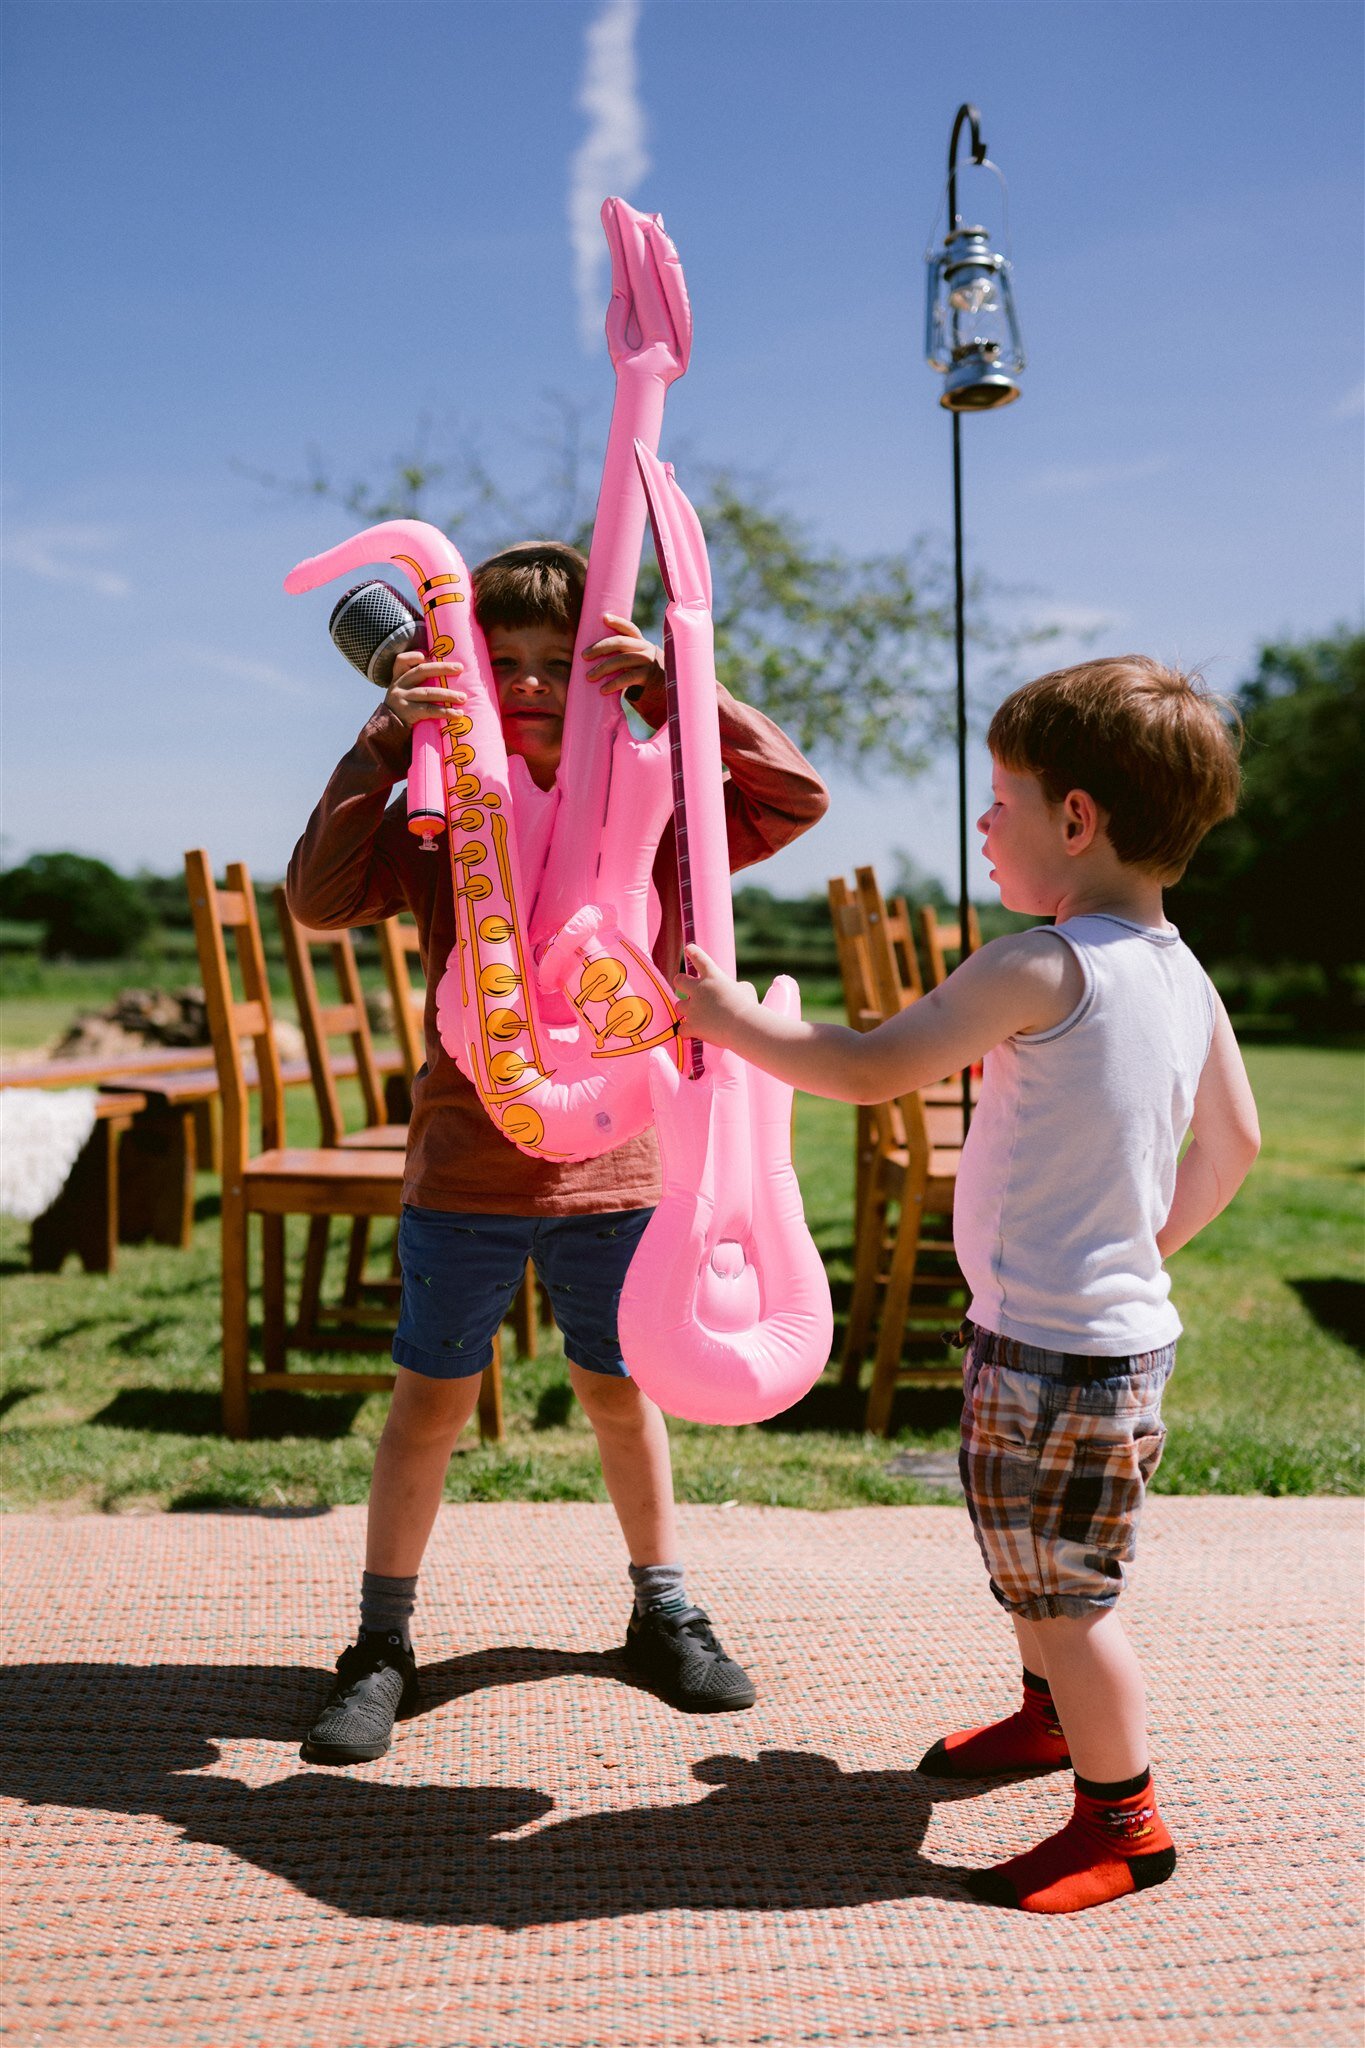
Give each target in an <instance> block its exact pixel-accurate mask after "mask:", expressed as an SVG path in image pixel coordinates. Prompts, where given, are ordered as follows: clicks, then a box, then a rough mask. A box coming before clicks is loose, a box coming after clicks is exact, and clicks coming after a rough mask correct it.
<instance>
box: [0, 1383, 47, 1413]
mask: <svg viewBox="0 0 1365 2048" xmlns="http://www.w3.org/2000/svg"><path fill="white" fill-rule="evenodd" d="M42 1391H43V1389H42V1388H41V1387H30V1386H24V1387H11V1388H10V1389H9V1391H8V1393H4V1394H0V1421H2V1420H3V1419H4V1417H5V1416H6V1415H8V1414H9V1412H10V1409H11V1408H17V1407H18V1406H19V1403H20V1402H21V1401H27V1399H28V1397H29V1395H30V1394H41V1393H42Z"/></svg>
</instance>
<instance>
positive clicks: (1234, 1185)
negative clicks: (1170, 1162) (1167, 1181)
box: [1156, 996, 1261, 1259]
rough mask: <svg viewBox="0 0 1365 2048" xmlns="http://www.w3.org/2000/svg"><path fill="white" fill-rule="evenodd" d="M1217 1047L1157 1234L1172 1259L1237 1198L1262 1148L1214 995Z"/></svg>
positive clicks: (1246, 1085)
mask: <svg viewBox="0 0 1365 2048" xmlns="http://www.w3.org/2000/svg"><path fill="white" fill-rule="evenodd" d="M1214 1001H1215V1003H1216V1004H1217V1011H1216V1015H1215V1018H1214V1026H1213V1043H1212V1044H1211V1045H1210V1047H1209V1056H1208V1058H1207V1059H1206V1060H1205V1062H1204V1071H1203V1073H1202V1074H1201V1075H1200V1076H1199V1088H1198V1091H1197V1093H1196V1095H1195V1098H1194V1115H1193V1116H1192V1117H1191V1119H1190V1142H1189V1144H1188V1146H1187V1147H1186V1149H1185V1156H1184V1158H1183V1159H1182V1160H1181V1162H1180V1164H1179V1166H1178V1167H1177V1168H1176V1173H1175V1195H1174V1198H1173V1199H1172V1202H1171V1213H1170V1215H1169V1216H1168V1217H1167V1218H1166V1221H1165V1222H1164V1223H1163V1224H1162V1226H1161V1229H1160V1230H1159V1231H1158V1232H1157V1239H1156V1243H1157V1250H1158V1251H1159V1252H1160V1253H1161V1256H1162V1258H1163V1259H1164V1258H1169V1257H1170V1255H1171V1253H1172V1252H1177V1251H1179V1249H1180V1247H1181V1245H1182V1244H1188V1243H1189V1241H1190V1239H1191V1238H1192V1237H1194V1236H1195V1235H1196V1233H1197V1232H1199V1231H1201V1230H1202V1229H1203V1228H1204V1225H1205V1224H1206V1223H1211V1222H1212V1221H1213V1219H1214V1217H1215V1216H1217V1215H1218V1214H1219V1212H1220V1211H1221V1210H1223V1209H1226V1208H1227V1205H1228V1203H1229V1202H1230V1201H1231V1200H1232V1198H1233V1196H1234V1195H1235V1194H1236V1192H1237V1190H1238V1188H1239V1187H1240V1186H1241V1185H1242V1182H1243V1181H1244V1180H1245V1179H1246V1177H1247V1175H1248V1173H1249V1172H1250V1171H1251V1166H1252V1162H1253V1160H1254V1159H1255V1157H1256V1154H1257V1153H1258V1152H1259V1151H1260V1149H1261V1127H1260V1124H1259V1122H1258V1120H1257V1116H1256V1103H1255V1099H1254V1098H1253V1096H1252V1093H1251V1083H1250V1081H1248V1079H1247V1070H1246V1067H1245V1066H1244V1065H1243V1063H1242V1054H1241V1051H1240V1049H1239V1047H1238V1044H1237V1040H1236V1039H1235V1038H1234V1037H1233V1033H1232V1026H1231V1024H1230V1023H1229V1022H1228V1013H1227V1011H1226V1010H1225V1009H1224V1008H1223V1005H1222V1003H1221V1002H1219V1001H1218V998H1217V997H1216V996H1215V998H1214Z"/></svg>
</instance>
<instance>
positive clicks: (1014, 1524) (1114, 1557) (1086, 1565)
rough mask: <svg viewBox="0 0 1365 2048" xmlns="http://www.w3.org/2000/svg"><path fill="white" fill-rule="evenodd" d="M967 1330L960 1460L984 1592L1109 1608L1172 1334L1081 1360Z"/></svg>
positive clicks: (1027, 1613) (1025, 1604) (1035, 1608)
mask: <svg viewBox="0 0 1365 2048" xmlns="http://www.w3.org/2000/svg"><path fill="white" fill-rule="evenodd" d="M966 1328H967V1330H968V1332H969V1333H970V1341H969V1344H968V1349H967V1357H966V1361H965V1367H964V1375H963V1381H964V1384H963V1392H964V1405H963V1410H962V1452H961V1457H960V1461H959V1462H960V1466H961V1471H962V1485H963V1489H964V1491H965V1493H966V1496H967V1508H968V1512H969V1513H970V1515H971V1518H972V1527H973V1528H974V1529H975V1530H976V1540H977V1542H978V1543H979V1544H980V1546H981V1555H982V1556H983V1557H984V1558H985V1560H986V1569H987V1571H988V1572H989V1573H990V1575H991V1591H992V1592H993V1593H994V1595H995V1597H996V1599H997V1600H998V1601H999V1602H1000V1604H1001V1606H1002V1607H1007V1608H1008V1609H1009V1611H1010V1613H1011V1614H1017V1615H1020V1616H1021V1617H1022V1618H1023V1619H1024V1620H1026V1621H1046V1620H1049V1619H1050V1618H1052V1617H1053V1616H1055V1615H1059V1614H1088V1613H1090V1612H1091V1611H1092V1609H1095V1608H1101V1607H1112V1606H1113V1604H1114V1602H1115V1601H1116V1600H1117V1599H1118V1597H1119V1594H1120V1592H1121V1591H1122V1589H1123V1582H1124V1573H1123V1567H1124V1565H1125V1564H1128V1563H1130V1562H1131V1561H1132V1558H1133V1555H1134V1552H1135V1550H1136V1548H1137V1525H1138V1516H1139V1515H1140V1513H1141V1511H1142V1502H1143V1497H1144V1495H1145V1493H1146V1490H1147V1484H1148V1481H1149V1480H1150V1479H1151V1476H1152V1474H1153V1473H1154V1472H1155V1471H1156V1468H1157V1466H1158V1464H1159V1463H1160V1462H1161V1447H1162V1444H1163V1443H1164V1441H1165V1437H1166V1431H1165V1428H1164V1426H1163V1424H1162V1420H1161V1394H1162V1389H1163V1388H1164V1387H1165V1384H1166V1382H1167V1380H1168V1379H1169V1378H1170V1376H1171V1370H1172V1368H1173V1366H1174V1365H1175V1346H1174V1344H1167V1345H1165V1346H1164V1347H1163V1348H1162V1349H1161V1350H1160V1351H1148V1352H1144V1353H1143V1354H1142V1355H1141V1356H1139V1357H1136V1358H1082V1357H1079V1356H1077V1355H1076V1354H1074V1353H1071V1352H1062V1351H1043V1350H1040V1349H1039V1348H1038V1347H1037V1346H1035V1345H1032V1344H1017V1343H1015V1342H1014V1341H1013V1340H1012V1339H1011V1338H1008V1337H997V1336H996V1335H995V1334H994V1332H993V1331H990V1330H982V1329H978V1328H977V1327H976V1325H975V1324H973V1323H968V1324H967V1325H966Z"/></svg>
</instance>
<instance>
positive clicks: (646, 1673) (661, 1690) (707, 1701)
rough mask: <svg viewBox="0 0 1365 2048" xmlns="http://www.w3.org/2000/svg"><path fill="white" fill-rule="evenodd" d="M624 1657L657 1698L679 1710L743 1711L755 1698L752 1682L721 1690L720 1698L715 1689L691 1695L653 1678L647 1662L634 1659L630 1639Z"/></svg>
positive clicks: (724, 1712) (713, 1712)
mask: <svg viewBox="0 0 1365 2048" xmlns="http://www.w3.org/2000/svg"><path fill="white" fill-rule="evenodd" d="M625 1658H626V1662H627V1664H629V1666H630V1668H631V1670H632V1671H633V1672H634V1673H635V1676H636V1677H637V1678H638V1679H640V1680H641V1681H642V1683H643V1684H645V1685H647V1686H648V1687H649V1690H650V1691H651V1692H652V1693H653V1694H654V1696H655V1697H656V1699H661V1700H664V1701H665V1702H666V1703H667V1704H668V1705H669V1706H670V1707H676V1708H677V1709H678V1712H679V1713H681V1714H742V1713H744V1712H745V1711H746V1710H747V1709H748V1708H749V1707H752V1706H753V1705H754V1704H755V1702H756V1701H757V1699H758V1694H757V1693H756V1692H755V1691H754V1689H753V1687H752V1686H750V1688H749V1690H748V1692H746V1693H728V1694H726V1693H722V1694H721V1695H720V1696H719V1698H718V1697H717V1696H716V1695H715V1694H714V1693H708V1694H706V1695H705V1696H702V1695H697V1696H695V1697H694V1696H693V1695H692V1694H690V1693H685V1692H677V1691H675V1690H674V1689H673V1688H672V1687H671V1686H669V1685H667V1684H666V1683H665V1682H664V1681H663V1679H661V1678H656V1677H655V1675H654V1673H653V1672H652V1671H651V1670H650V1669H649V1668H648V1666H647V1665H645V1664H641V1663H638V1662H637V1661H636V1658H635V1655H634V1652H633V1650H632V1649H631V1646H630V1644H629V1643H627V1644H626V1648H625Z"/></svg>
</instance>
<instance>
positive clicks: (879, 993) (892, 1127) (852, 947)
mask: <svg viewBox="0 0 1365 2048" xmlns="http://www.w3.org/2000/svg"><path fill="white" fill-rule="evenodd" d="M828 888H829V908H830V917H831V920H832V922H833V925H834V943H835V947H836V950H837V952H838V955H839V978H840V980H841V981H842V983H843V988H844V1010H845V1013H846V1014H847V1017H848V1021H849V1023H850V1024H851V1025H852V1027H853V1029H854V1030H855V1031H871V1030H872V1029H873V1028H874V1027H875V1026H876V1025H878V1024H881V1023H883V1022H885V1020H886V1019H887V1018H888V1017H894V1016H896V1015H897V1014H898V1012H899V1011H900V1010H901V1009H903V1008H904V1004H903V1003H902V1002H901V1001H900V998H899V994H898V993H897V992H896V991H895V987H894V979H892V980H890V981H889V980H888V975H890V976H891V977H892V978H894V975H895V971H896V970H895V967H894V965H891V966H890V967H888V962H890V961H891V958H892V955H891V943H890V940H889V938H888V936H887V928H886V921H885V920H884V919H883V921H882V923H881V924H880V925H878V926H873V925H872V924H871V923H870V922H869V919H868V914H867V910H866V908H865V907H864V905H863V904H862V903H861V902H860V901H859V900H858V898H857V897H856V896H855V895H854V894H853V891H852V890H851V889H850V888H849V886H848V883H847V882H846V881H845V880H844V878H843V876H842V875H833V876H831V878H830V881H829V884H828ZM879 954H880V955H881V959H880V960H878V955H879ZM884 990H885V991H887V993H888V995H889V996H890V1001H889V1003H888V1001H887V1000H886V999H885V998H884V996H883V991H884ZM867 1107H868V1113H869V1115H870V1116H871V1118H872V1123H873V1129H874V1131H875V1133H876V1139H877V1147H878V1150H879V1151H882V1152H887V1151H905V1152H908V1153H909V1155H910V1160H911V1163H912V1165H913V1166H914V1167H915V1168H916V1170H917V1171H923V1172H925V1173H927V1172H928V1162H929V1150H930V1147H929V1125H928V1119H927V1118H926V1116H925V1113H924V1103H923V1100H922V1098H921V1097H920V1096H919V1095H918V1094H917V1093H915V1092H914V1091H913V1090H912V1091H911V1093H910V1094H908V1095H901V1096H897V1097H895V1098H894V1099H893V1100H892V1101H890V1102H877V1103H869V1104H868V1105H867Z"/></svg>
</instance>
